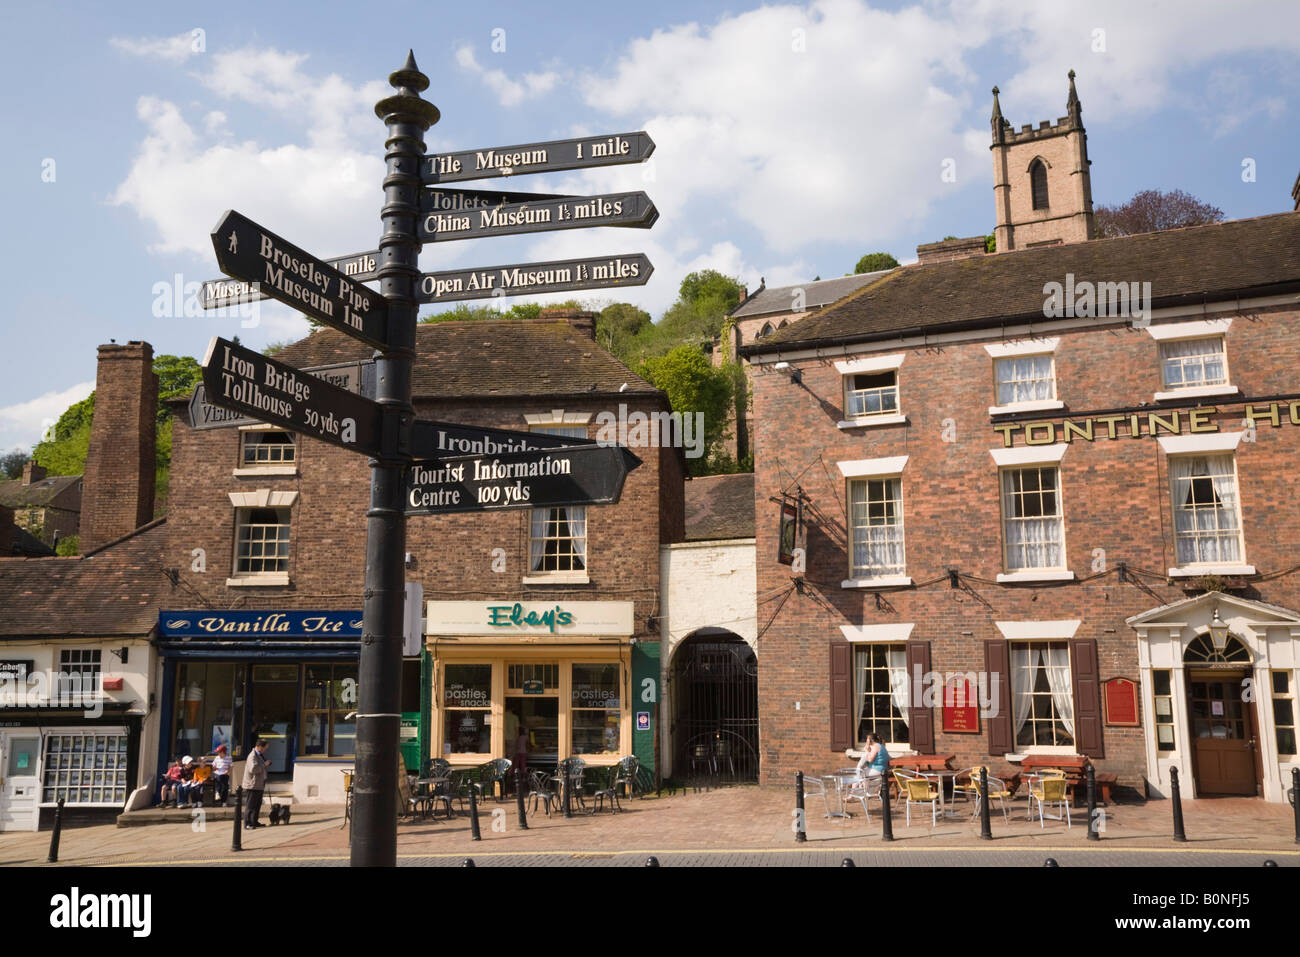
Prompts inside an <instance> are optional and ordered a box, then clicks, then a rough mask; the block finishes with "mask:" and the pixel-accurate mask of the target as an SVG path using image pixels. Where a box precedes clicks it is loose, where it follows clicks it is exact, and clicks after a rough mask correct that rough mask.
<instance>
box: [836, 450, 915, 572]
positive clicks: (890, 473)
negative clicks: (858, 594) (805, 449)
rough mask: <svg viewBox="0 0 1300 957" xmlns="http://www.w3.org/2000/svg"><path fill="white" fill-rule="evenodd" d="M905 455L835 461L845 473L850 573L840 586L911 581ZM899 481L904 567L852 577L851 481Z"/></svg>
mask: <svg viewBox="0 0 1300 957" xmlns="http://www.w3.org/2000/svg"><path fill="white" fill-rule="evenodd" d="M907 460H908V456H906V455H896V456H891V457H889V458H881V459H857V460H854V461H849V462H836V463H835V465H836V467H837V468H839V470H840V474H841V475H842V476H843V477H844V480H845V481H844V502H845V510H844V511H845V516H846V519H847V520H846V522H845V525H846V528H847V532H848V548H847V553H846V555H845V560H846V568H847V569H848V574H849V577H848V578H845V579H844V580H843V581H842V582H840V587H841V588H890V587H900V586H906V585H910V584H912V579H911V577H910V576H909V575H908V574H907V532H906V523H905V519H904V511H903V510H904V503H903V470H904V469H905V468H906V467H907ZM891 479H894V480H897V481H898V526H899V528H900V529H902V530H903V531H902V534H903V569H902V571H899V572H894V573H891V574H886V575H873V576H868V577H864V578H854V577H853V520H852V515H851V509H852V502H851V499H850V496H851V494H852V483H853V482H856V481H877V482H878V481H888V480H891Z"/></svg>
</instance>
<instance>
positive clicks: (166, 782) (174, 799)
mask: <svg viewBox="0 0 1300 957" xmlns="http://www.w3.org/2000/svg"><path fill="white" fill-rule="evenodd" d="M180 787H181V763H180V762H179V761H177V760H176V759H175V758H172V761H171V763H170V764H168V765H167V772H166V773H165V774H164V775H163V785H162V806H163V807H166V806H167V805H168V804H173V805H176V804H179V802H180Z"/></svg>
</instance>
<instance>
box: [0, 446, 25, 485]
mask: <svg viewBox="0 0 1300 957" xmlns="http://www.w3.org/2000/svg"><path fill="white" fill-rule="evenodd" d="M31 457H32V456H31V453H30V452H28V451H27V450H26V449H14V450H13V451H12V452H4V453H2V454H0V475H3V476H4V477H5V478H10V479H16V478H22V475H23V466H24V465H26V464H27V462H28V461H29V460H30V459H31Z"/></svg>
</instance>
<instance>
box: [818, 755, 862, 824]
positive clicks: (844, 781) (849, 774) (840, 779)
mask: <svg viewBox="0 0 1300 957" xmlns="http://www.w3.org/2000/svg"><path fill="white" fill-rule="evenodd" d="M826 777H828V778H830V779H831V780H833V781H834V782H835V807H836V810H834V811H832V812H831V813H830V815H829V816H830V817H852V816H853V815H852V814H850V813H849V812H848V810H847V809H846V808H845V806H844V792H845V791H847V790H848V789H849V788H850V787H851V786H852V785H853V784H854V783H855V782H856V781H858V780H860V777H859V775H858V769H857V768H856V767H854V768H840V769H839V770H838V771H836V772H835V773H834V774H828V775H826Z"/></svg>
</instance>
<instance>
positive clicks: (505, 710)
mask: <svg viewBox="0 0 1300 957" xmlns="http://www.w3.org/2000/svg"><path fill="white" fill-rule="evenodd" d="M426 630H427V648H428V650H429V652H430V655H431V657H432V664H433V668H432V680H433V694H432V706H433V708H432V736H431V741H430V751H431V754H430V757H435V758H445V759H446V760H448V761H450V762H451V763H452V764H453V765H455V766H459V767H468V766H477V765H481V764H484V763H486V762H488V761H490V760H492V759H494V758H508V759H509V760H511V761H512V762H514V763H515V764H516V765H518V764H520V763H521V762H522V763H523V764H524V766H525V768H526V769H527V768H536V767H554V766H555V764H556V763H557V762H558V761H559V760H560V759H562V758H566V757H569V756H576V757H581V758H583V759H584V760H585V761H586V762H587V764H589V765H611V764H615V763H616V762H617V761H618V760H619V758H621V757H625V756H627V755H630V754H632V753H634V738H635V728H636V727H637V724H636V722H637V721H638V720H640V721H641V723H643V724H646V729H644V730H646V731H647V732H648V730H649V726H648V719H647V718H645V717H639V716H638V715H637V714H636V713H635V712H634V709H633V707H632V699H633V693H632V689H633V685H634V680H635V676H634V674H633V669H634V655H635V649H634V646H633V641H632V635H633V603H632V602H600V601H592V602H460V601H452V602H440V601H431V602H429V603H428V618H427V626H426ZM643 762H644V759H643Z"/></svg>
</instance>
